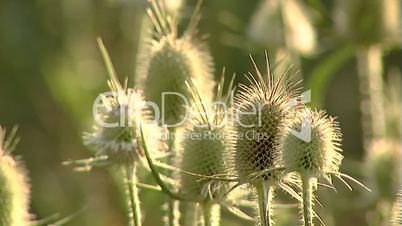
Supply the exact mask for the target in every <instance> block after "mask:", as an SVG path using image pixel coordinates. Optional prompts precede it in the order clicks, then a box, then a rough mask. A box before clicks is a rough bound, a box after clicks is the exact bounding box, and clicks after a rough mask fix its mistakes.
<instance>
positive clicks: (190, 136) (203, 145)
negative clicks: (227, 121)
mask: <svg viewBox="0 0 402 226" xmlns="http://www.w3.org/2000/svg"><path fill="white" fill-rule="evenodd" d="M178 136H179V137H178V142H179V143H180V145H178V147H180V149H179V150H178V151H179V155H178V156H179V158H180V169H182V170H184V171H187V172H191V173H196V174H199V175H205V176H213V175H222V174H227V165H226V162H225V160H224V153H225V149H226V145H227V141H226V140H225V138H224V137H223V136H224V131H223V129H213V130H211V129H209V128H199V127H197V126H195V125H189V126H188V127H187V128H185V129H181V130H180V131H179V132H178ZM218 136H221V137H220V138H218ZM220 185H221V182H219V181H214V180H200V178H199V177H197V176H193V175H188V174H185V173H182V174H181V175H180V187H181V189H180V190H181V191H183V193H184V194H185V195H187V196H188V197H191V198H195V197H197V199H199V200H205V199H206V198H208V199H214V198H217V196H218V195H219V194H218V193H219V192H221V191H222V189H218V188H219V186H220ZM221 188H222V187H221Z"/></svg>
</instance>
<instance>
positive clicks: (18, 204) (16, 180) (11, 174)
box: [0, 127, 30, 226]
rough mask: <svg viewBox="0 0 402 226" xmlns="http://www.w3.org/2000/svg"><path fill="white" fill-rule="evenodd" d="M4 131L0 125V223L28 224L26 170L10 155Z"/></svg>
mask: <svg viewBox="0 0 402 226" xmlns="http://www.w3.org/2000/svg"><path fill="white" fill-rule="evenodd" d="M4 136H5V131H4V130H2V129H1V127H0V225H7V226H27V225H29V220H30V214H29V212H28V210H29V191H30V186H29V184H28V182H27V180H28V179H27V175H26V171H25V169H24V168H23V166H22V165H21V163H20V162H19V161H17V160H15V158H14V157H12V156H11V155H10V152H11V151H12V149H13V147H11V146H13V145H11V146H10V145H9V144H12V143H13V140H12V137H11V139H8V140H4Z"/></svg>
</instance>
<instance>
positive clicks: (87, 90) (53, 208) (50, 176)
mask: <svg viewBox="0 0 402 226" xmlns="http://www.w3.org/2000/svg"><path fill="white" fill-rule="evenodd" d="M379 1H380V0H379ZM261 2H262V1H261ZM301 2H303V4H304V5H305V7H306V10H307V8H308V11H309V14H310V15H311V26H312V27H313V28H314V30H315V32H316V42H317V43H316V47H315V49H314V51H312V53H310V54H304V53H303V54H299V53H297V51H290V52H292V54H293V53H294V54H293V55H292V56H295V57H296V59H297V60H296V61H295V66H294V68H295V69H297V70H298V69H301V71H302V72H301V73H300V74H301V75H302V76H303V78H304V80H305V82H304V90H308V89H312V104H311V105H312V106H317V107H324V108H325V109H327V111H328V112H329V113H330V114H331V115H333V116H337V118H338V121H339V122H340V125H341V128H342V132H343V134H344V140H343V149H344V155H345V157H346V160H345V163H344V165H343V168H344V171H346V172H348V173H349V174H351V175H352V176H355V177H357V178H358V179H360V180H362V181H366V180H365V177H364V175H363V174H361V173H359V172H360V171H361V170H360V171H359V170H356V171H357V172H356V171H354V169H355V168H360V167H359V166H360V165H362V164H363V163H362V161H363V160H364V159H365V154H364V153H365V151H364V148H363V141H362V126H361V116H360V115H361V113H360V97H359V95H360V94H359V82H358V80H359V79H358V75H357V74H358V72H357V62H356V57H355V56H356V52H357V51H358V49H359V48H360V46H367V45H372V44H373V43H374V44H375V45H381V48H382V53H383V58H382V59H383V67H384V73H383V79H384V81H385V83H386V85H387V81H388V78H389V77H392V76H389V75H390V74H393V75H394V77H395V76H396V77H400V70H401V56H402V51H401V48H400V33H399V36H398V38H397V40H398V41H397V42H395V43H393V44H392V45H385V42H386V41H383V40H386V39H381V38H376V39H375V40H368V41H367V39H370V38H367V37H373V38H375V37H376V35H378V33H379V31H378V29H375V26H382V25H381V24H378V23H377V20H379V17H378V15H377V14H375V13H372V12H371V11H370V10H371V9H370V4H372V3H370V2H376V1H375V0H369V1H365V0H360V1H358V0H355V1H353V0H351V2H357V3H356V4H358V3H360V5H363V6H364V7H368V9H364V7H363V9H359V10H357V11H356V12H353V13H355V14H356V17H357V18H358V19H356V18H355V19H356V20H358V21H360V22H361V24H359V23H356V24H355V26H356V27H355V28H352V30H355V31H356V32H357V31H358V30H359V28H360V27H364V28H368V29H365V30H364V32H366V33H365V34H364V33H363V35H362V36H363V37H366V38H361V37H359V35H360V34H359V35H356V36H354V35H353V34H352V32H350V31H347V32H346V33H347V34H348V35H346V36H345V35H342V31H340V30H339V29H337V27H336V22H335V19H336V16H334V14H336V12H337V10H339V9H337V8H336V7H337V4H338V3H337V1H336V0H333V1H331V0H328V1H319V0H307V1H301ZM396 2H397V7H399V8H400V1H396ZM182 4H183V5H182V6H181V8H180V10H181V13H180V15H181V17H182V20H183V21H186V20H188V17H189V16H190V14H191V12H192V9H193V7H194V5H195V1H190V0H188V1H185V0H183V1H182ZM260 4H262V3H260V1H254V0H250V1H243V0H205V1H204V3H203V5H202V9H201V12H202V20H201V23H200V26H199V30H200V32H201V33H203V34H208V35H209V37H208V39H207V42H208V44H209V46H210V50H211V52H212V56H213V57H214V59H215V68H216V73H215V74H216V76H219V74H220V71H221V69H222V68H223V67H226V71H227V72H229V73H227V74H231V73H234V72H236V73H237V74H238V75H240V76H238V77H237V80H238V81H245V80H244V78H243V77H242V76H241V75H242V74H244V73H247V72H248V71H251V70H252V67H251V63H250V60H249V57H248V54H249V53H252V54H253V56H254V57H255V59H256V60H257V62H259V63H260V65H263V60H264V59H263V54H264V49H267V50H268V52H269V54H270V57H272V58H273V59H272V60H273V61H275V57H274V56H275V54H276V53H277V52H278V49H277V48H276V47H278V48H279V46H280V44H275V43H274V44H275V45H276V46H274V47H272V46H271V45H268V44H267V45H265V44H266V43H262V44H261V43H256V42H255V41H254V40H253V35H250V34H249V33H250V29H249V27H250V23H252V18H253V15H256V12H257V11H258V10H259V9H260V8H261V5H260ZM146 6H147V3H146V2H145V1H141V0H109V1H106V0H96V1H95V0H64V1H62V0H32V1H27V0H2V1H0V123H1V124H2V125H4V126H5V127H8V128H10V127H11V126H12V125H14V124H18V125H19V135H20V136H21V137H22V140H21V143H20V144H19V146H18V148H17V151H16V154H17V155H20V156H21V157H22V159H23V161H24V162H25V164H26V168H27V169H28V170H29V176H30V181H31V184H32V203H31V212H32V213H33V214H35V215H36V218H37V219H42V218H45V217H47V216H50V215H52V214H54V213H60V214H61V215H62V216H67V215H69V214H72V213H74V212H76V211H78V210H80V209H82V208H84V207H86V209H85V211H84V212H83V213H81V214H80V215H79V216H77V217H76V218H74V219H73V220H72V221H71V222H69V223H68V224H67V225H71V226H75V225H76V226H82V225H91V226H111V225H113V226H114V225H116V226H118V225H125V224H126V210H125V205H126V204H125V198H124V194H123V193H122V192H121V188H120V187H119V185H118V183H116V179H115V178H114V177H113V176H112V175H111V174H110V173H109V172H108V170H107V169H95V170H93V171H92V172H89V173H76V172H74V171H73V170H72V169H71V168H69V167H65V166H62V165H61V162H62V161H64V160H68V159H80V158H87V157H89V156H91V151H90V150H89V149H87V148H86V147H84V145H83V144H82V141H81V135H82V131H87V130H88V129H90V126H91V123H92V102H93V100H94V99H95V98H96V96H97V94H98V93H100V92H103V91H105V90H107V85H106V79H107V74H106V70H105V68H104V65H103V62H102V59H101V56H100V54H99V51H98V49H97V45H96V37H98V36H100V37H102V38H103V40H104V42H105V45H106V46H107V48H108V49H109V53H110V55H111V58H112V61H113V63H114V65H115V68H116V70H117V73H118V75H119V76H120V78H122V79H123V78H124V77H128V78H129V79H130V81H133V76H134V72H135V64H136V59H137V58H136V52H137V49H138V46H139V45H141V44H140V43H141V42H139V40H140V38H141V37H142V35H143V30H144V29H145V28H146V27H145V28H144V26H147V25H146V24H147V23H146V22H144V20H145V19H144V18H146V17H144V15H145V7H146ZM348 7H355V6H348ZM360 7H361V6H360ZM371 7H374V8H375V7H376V6H375V4H374V3H373V5H371ZM361 12H363V15H359V13H361ZM364 12H368V13H366V14H364ZM397 18H399V20H398V21H399V22H400V15H398V17H397ZM259 20H262V19H259ZM266 22H267V23H268V24H269V23H270V21H269V20H268V21H266ZM296 22H297V21H295V23H296ZM302 25H303V24H301V25H300V26H302ZM399 27H400V23H399ZM268 28H269V29H268V30H267V31H264V30H260V32H262V34H263V36H264V35H266V36H267V37H269V36H274V35H276V34H277V32H282V31H279V30H278V31H277V30H275V29H277V28H276V27H275V26H269V25H268ZM393 29H398V28H393ZM387 35H388V34H385V35H384V36H387ZM296 39H297V37H296ZM300 42H301V44H303V41H302V39H300ZM271 48H272V49H271ZM271 62H272V61H271ZM395 81H399V82H400V79H399V80H398V79H396V80H395ZM385 89H388V88H385ZM399 91H400V89H399ZM399 98H400V95H399ZM399 101H400V100H399ZM387 109H388V108H387ZM397 125H398V124H397ZM145 180H146V181H150V183H152V180H151V179H150V178H146V179H145ZM337 185H338V184H337ZM338 187H341V186H339V185H338ZM325 192H328V191H325ZM360 193H364V191H362V190H358V191H357V192H355V193H347V192H346V189H343V188H340V189H339V192H338V193H331V194H332V196H333V199H340V200H341V201H339V203H341V202H342V200H343V201H347V200H348V198H351V197H354V199H353V202H354V203H357V205H354V204H353V206H360V207H356V208H354V209H352V210H350V209H348V208H346V207H345V211H344V212H342V211H340V213H339V211H338V214H339V215H336V214H335V215H334V218H335V219H337V218H338V217H339V216H342V217H339V218H342V220H334V219H332V218H331V217H327V216H326V215H324V219H325V220H326V221H327V223H328V225H362V226H363V225H369V224H368V223H367V222H368V220H367V219H370V211H372V212H373V211H374V212H375V211H376V210H375V207H370V206H368V207H361V206H364V205H365V204H361V205H359V204H358V203H359V202H362V203H364V201H363V200H364V195H361V194H360ZM356 196H357V198H356ZM163 197H164V196H163V195H162V194H158V193H155V192H152V191H145V190H142V191H141V200H142V206H143V210H144V218H145V225H149V226H153V225H162V223H161V216H162V212H161V211H160V210H161V205H162V203H163ZM323 203H324V205H325V206H336V207H337V208H339V209H341V210H342V208H344V206H342V205H347V202H346V204H345V203H343V204H342V203H341V204H339V203H338V204H334V203H332V201H331V200H328V199H324V200H323ZM339 206H340V207H339ZM296 212H297V211H296ZM372 212H371V213H372ZM225 216H226V214H225ZM291 217H294V216H291ZM331 219H332V220H331ZM224 225H252V224H249V223H247V222H244V221H242V220H237V219H235V218H232V217H225V221H224ZM289 225H292V223H289ZM370 225H372V224H370Z"/></svg>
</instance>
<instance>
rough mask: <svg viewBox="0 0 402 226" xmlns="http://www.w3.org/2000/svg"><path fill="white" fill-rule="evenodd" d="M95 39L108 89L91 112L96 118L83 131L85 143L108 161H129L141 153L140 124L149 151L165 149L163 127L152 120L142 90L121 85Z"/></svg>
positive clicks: (134, 159)
mask: <svg viewBox="0 0 402 226" xmlns="http://www.w3.org/2000/svg"><path fill="white" fill-rule="evenodd" d="M98 42H99V46H100V49H101V52H102V54H103V56H104V59H105V63H106V65H107V68H108V71H109V76H110V80H109V81H108V84H109V87H110V90H111V93H109V94H105V95H103V94H102V95H101V96H100V97H101V100H100V102H99V103H98V106H96V107H97V112H96V113H97V114H96V115H94V116H95V117H96V119H97V120H96V122H95V124H94V126H93V131H91V132H86V133H84V136H83V141H84V144H85V145H87V146H89V147H91V148H93V149H95V150H96V152H97V153H96V154H97V156H106V157H107V159H108V161H110V162H111V163H116V164H117V165H120V164H127V163H129V164H131V163H133V162H135V161H138V160H141V157H142V156H143V150H142V144H141V133H140V125H141V126H142V129H143V131H144V135H145V138H146V139H147V141H148V143H149V144H150V145H151V146H150V147H149V149H150V151H155V152H160V151H163V150H165V149H166V144H165V143H164V142H162V138H163V135H164V133H165V132H166V131H165V129H164V128H161V127H159V126H158V125H157V123H156V122H155V121H153V120H151V117H150V109H149V107H148V105H147V104H146V101H145V100H144V96H143V91H142V90H140V89H132V88H127V82H126V84H125V86H124V87H123V86H122V85H121V83H120V82H119V81H118V79H117V76H116V74H115V71H114V68H113V66H112V64H111V61H110V58H109V56H108V54H107V52H106V49H105V47H104V45H103V43H102V41H101V40H100V39H99V40H98ZM99 120H100V121H101V122H102V124H100V123H99Z"/></svg>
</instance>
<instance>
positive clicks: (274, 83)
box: [231, 62, 300, 179]
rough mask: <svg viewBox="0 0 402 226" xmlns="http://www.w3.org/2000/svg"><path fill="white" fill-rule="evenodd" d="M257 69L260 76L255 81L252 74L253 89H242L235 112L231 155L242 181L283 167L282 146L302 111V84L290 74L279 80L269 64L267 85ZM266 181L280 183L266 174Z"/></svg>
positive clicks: (237, 97) (235, 103) (275, 175)
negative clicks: (299, 95) (300, 101)
mask: <svg viewBox="0 0 402 226" xmlns="http://www.w3.org/2000/svg"><path fill="white" fill-rule="evenodd" d="M254 66H255V68H256V72H257V76H256V78H254V77H253V76H251V74H250V77H248V79H249V80H250V81H251V82H252V85H251V86H245V85H239V87H240V91H239V92H238V94H237V95H236V96H235V99H234V107H233V110H232V114H233V115H234V116H233V117H234V119H233V121H234V128H233V138H234V142H233V143H234V144H233V146H234V148H233V150H232V151H231V152H233V154H234V165H235V169H236V171H237V172H238V174H239V178H242V179H246V178H248V177H250V176H251V175H255V174H256V173H260V172H261V171H264V170H265V171H266V170H269V169H271V168H275V167H278V166H279V165H280V164H281V163H280V156H281V153H280V143H279V142H280V140H281V138H282V137H283V136H284V135H285V134H286V133H287V130H288V127H289V126H290V125H291V123H292V122H293V119H294V117H295V114H296V113H297V111H298V110H299V108H300V107H299V104H298V103H297V101H296V97H297V96H298V91H299V88H297V85H298V83H293V82H291V78H289V79H288V78H286V74H283V75H282V76H281V77H280V78H279V79H276V80H275V79H274V77H273V76H272V75H271V74H270V72H269V65H268V62H267V69H268V70H267V74H268V77H267V81H264V79H263V77H262V74H261V73H260V71H259V70H258V68H257V66H256V65H255V64H254ZM236 138H237V139H236ZM263 178H264V179H278V178H279V175H278V174H277V173H274V172H266V173H264V174H263Z"/></svg>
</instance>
